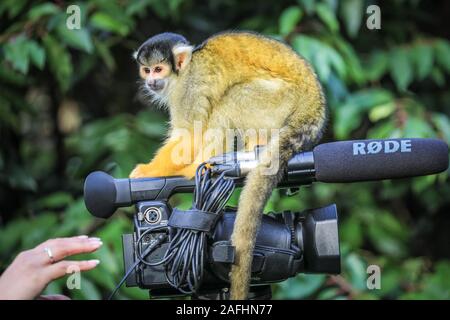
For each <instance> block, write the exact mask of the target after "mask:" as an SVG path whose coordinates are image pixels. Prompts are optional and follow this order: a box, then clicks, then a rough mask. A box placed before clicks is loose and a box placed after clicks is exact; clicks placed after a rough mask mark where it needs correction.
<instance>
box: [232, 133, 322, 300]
mask: <svg viewBox="0 0 450 320" xmlns="http://www.w3.org/2000/svg"><path fill="white" fill-rule="evenodd" d="M321 130H322V128H321V126H317V124H316V125H314V124H310V125H305V124H302V125H299V126H295V127H292V126H285V127H283V128H282V129H281V130H280V133H279V135H278V137H277V138H275V139H274V137H272V138H271V140H270V143H269V144H268V148H266V151H269V152H266V153H265V154H264V155H263V156H262V161H261V162H260V164H259V165H258V166H257V167H256V168H254V169H252V170H251V171H250V172H249V174H248V175H247V178H246V181H245V184H244V188H243V190H242V192H241V195H240V198H239V208H238V212H237V215H236V220H235V224H234V229H233V234H232V236H231V241H232V243H233V245H234V246H235V248H236V261H235V264H233V266H232V268H231V277H230V278H231V299H232V300H242V299H246V298H247V294H248V290H249V284H250V276H251V265H252V260H253V249H254V247H255V241H256V235H257V231H258V229H259V226H260V222H261V216H262V214H263V210H264V207H265V205H266V202H267V201H268V199H269V197H270V195H271V193H272V191H273V190H274V188H275V187H276V185H277V184H278V182H279V181H280V180H281V178H282V177H283V174H284V169H285V168H286V166H287V162H288V161H289V159H290V158H291V157H292V155H293V153H294V152H298V151H300V150H305V149H306V148H309V147H312V144H314V143H315V142H316V140H317V139H318V138H319V136H320V135H321ZM276 163H278V167H277V168H278V170H275V173H274V174H268V172H270V169H269V168H270V167H271V166H273V165H275V164H276ZM272 173H273V172H272Z"/></svg>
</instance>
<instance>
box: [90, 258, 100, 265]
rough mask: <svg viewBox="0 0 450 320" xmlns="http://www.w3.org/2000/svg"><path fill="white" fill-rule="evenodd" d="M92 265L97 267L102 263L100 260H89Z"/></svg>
mask: <svg viewBox="0 0 450 320" xmlns="http://www.w3.org/2000/svg"><path fill="white" fill-rule="evenodd" d="M89 262H90V263H95V265H98V264H99V263H100V260H98V259H94V260H89Z"/></svg>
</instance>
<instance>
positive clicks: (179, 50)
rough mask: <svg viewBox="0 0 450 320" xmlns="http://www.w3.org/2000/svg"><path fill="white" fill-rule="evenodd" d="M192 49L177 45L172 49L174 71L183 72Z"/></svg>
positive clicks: (189, 59)
mask: <svg viewBox="0 0 450 320" xmlns="http://www.w3.org/2000/svg"><path fill="white" fill-rule="evenodd" d="M193 48H194V47H192V46H189V45H179V46H176V47H174V48H173V50H172V52H173V58H174V62H175V70H177V71H179V70H183V69H184V68H185V67H186V66H187V65H188V63H189V62H190V61H191V57H192V50H193Z"/></svg>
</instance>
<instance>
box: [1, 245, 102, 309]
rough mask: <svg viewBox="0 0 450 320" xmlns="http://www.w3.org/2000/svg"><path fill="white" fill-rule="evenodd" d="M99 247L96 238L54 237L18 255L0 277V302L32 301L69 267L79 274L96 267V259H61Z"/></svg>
mask: <svg viewBox="0 0 450 320" xmlns="http://www.w3.org/2000/svg"><path fill="white" fill-rule="evenodd" d="M102 244H103V243H102V241H101V240H100V239H99V238H89V237H88V236H78V237H72V238H57V239H50V240H47V241H45V242H43V243H41V244H40V245H38V246H37V247H35V248H34V249H31V250H26V251H23V252H21V253H19V254H18V255H17V257H16V258H15V259H14V261H13V262H12V263H11V265H10V266H9V267H8V268H7V269H6V270H5V272H4V273H3V274H2V276H1V277H0V300H5V299H8V300H28V299H34V298H35V297H37V296H38V295H39V294H40V293H41V292H42V291H43V290H44V289H45V287H46V286H47V284H48V283H50V282H51V281H53V280H55V279H58V278H60V277H63V276H64V275H65V274H66V273H67V271H68V270H69V268H71V269H72V268H76V269H77V270H80V271H87V270H91V269H93V268H95V267H96V266H97V265H98V264H99V262H100V261H99V260H85V261H70V260H63V259H64V258H66V257H68V256H72V255H75V254H80V253H89V252H94V251H96V250H97V249H98V248H100V247H101V245H102ZM72 270H73V269H72Z"/></svg>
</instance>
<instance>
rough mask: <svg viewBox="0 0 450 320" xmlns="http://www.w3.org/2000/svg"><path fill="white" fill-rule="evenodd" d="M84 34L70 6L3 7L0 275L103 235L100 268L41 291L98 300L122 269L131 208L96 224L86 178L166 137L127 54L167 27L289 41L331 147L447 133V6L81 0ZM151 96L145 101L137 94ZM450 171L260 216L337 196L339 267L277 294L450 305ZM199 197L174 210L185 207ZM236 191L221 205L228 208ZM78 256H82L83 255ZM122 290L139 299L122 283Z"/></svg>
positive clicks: (116, 170)
mask: <svg viewBox="0 0 450 320" xmlns="http://www.w3.org/2000/svg"><path fill="white" fill-rule="evenodd" d="M75 4H77V5H79V6H80V9H81V29H79V30H77V29H75V30H70V29H68V28H67V27H66V19H67V17H68V14H67V12H66V9H67V8H66V7H65V6H64V5H63V4H60V3H59V2H58V3H53V2H50V1H28V0H6V1H2V2H1V3H0V16H1V20H0V21H1V25H2V28H0V30H1V31H0V57H1V60H0V132H1V138H2V144H1V146H0V201H1V205H0V223H1V229H0V243H1V244H2V245H1V248H0V268H1V269H4V268H5V267H6V266H7V264H8V263H9V262H10V261H11V259H12V258H13V257H14V256H15V254H17V253H18V252H19V251H21V250H25V249H28V248H30V247H33V246H35V245H37V244H38V243H40V242H42V241H44V240H46V239H48V238H51V237H62V236H70V235H76V234H91V235H96V236H99V237H101V238H102V239H103V241H104V243H105V245H104V246H103V248H102V249H101V250H99V252H97V253H95V254H92V255H89V256H90V257H91V256H93V257H94V258H98V259H100V260H101V264H100V265H99V266H98V268H97V269H95V270H93V271H90V272H87V273H85V274H83V276H82V282H81V284H82V288H81V290H68V289H67V288H66V279H60V280H58V281H55V282H53V283H51V284H50V285H49V287H48V288H47V289H46V293H65V294H67V295H69V296H71V297H73V298H76V299H101V298H104V297H106V296H107V294H108V293H109V292H110V291H111V290H112V289H113V288H114V286H115V284H116V283H117V282H118V281H119V279H120V278H121V276H122V274H123V262H122V252H121V251H122V246H121V234H123V233H127V232H131V229H132V221H131V219H130V217H131V212H132V209H131V208H129V209H124V210H119V211H118V212H117V213H116V214H115V216H114V218H112V219H111V220H109V221H106V222H105V221H100V220H97V219H94V218H92V217H91V216H90V215H89V214H88V212H87V210H86V208H85V206H84V203H83V200H82V187H83V179H84V177H85V176H86V175H87V174H88V173H89V172H90V171H93V170H105V171H108V172H110V173H111V174H113V175H114V176H116V177H126V176H127V175H128V173H129V172H130V170H131V169H132V168H133V166H134V165H135V164H136V163H139V162H144V161H148V160H149V159H150V158H151V155H152V154H153V152H154V151H155V150H156V149H157V148H158V146H159V145H160V143H161V141H162V140H163V138H164V135H165V132H166V130H167V127H166V121H167V114H165V113H164V112H162V111H160V110H158V109H156V108H151V109H148V108H145V107H144V106H143V103H142V101H141V100H140V99H137V98H136V92H137V86H136V79H137V72H136V68H135V66H134V63H133V62H132V60H131V54H132V52H133V50H135V49H136V48H137V47H138V46H139V44H140V43H141V42H142V41H144V40H145V39H146V37H148V36H150V35H152V34H154V33H156V32H160V31H166V30H167V31H175V32H180V33H183V34H184V35H185V36H186V37H187V38H188V39H191V41H192V42H193V43H200V42H201V41H202V40H204V39H205V38H206V37H207V36H209V35H210V34H212V33H214V32H217V31H221V30H225V29H251V30H254V31H257V32H262V33H265V34H268V35H271V36H274V37H276V38H277V39H279V40H281V41H285V42H287V43H289V44H290V45H291V46H292V47H293V49H294V50H296V51H297V52H298V53H299V54H301V55H302V56H303V57H304V58H305V59H306V60H308V61H309V62H310V63H311V65H312V66H313V68H314V70H316V72H317V75H318V78H319V80H320V81H321V83H322V84H323V87H324V90H325V93H326V98H327V102H328V106H329V109H330V123H329V126H328V130H327V132H326V136H325V140H328V141H329V140H336V139H359V138H393V137H437V138H441V139H444V140H445V141H447V142H450V121H449V117H448V115H449V108H450V107H449V105H450V94H449V90H448V83H449V80H450V79H449V74H450V42H449V41H448V40H447V38H448V33H446V31H445V30H447V29H446V28H445V26H446V24H445V23H446V21H445V19H446V17H445V16H444V12H445V10H444V9H443V8H442V7H441V6H443V4H441V5H430V4H429V3H427V2H426V1H406V2H405V1H392V2H389V4H388V3H384V2H383V4H381V2H379V3H378V5H379V6H380V7H381V13H382V22H381V28H382V29H381V30H368V29H367V28H366V26H365V22H366V19H367V17H368V15H367V14H366V8H367V5H368V4H369V3H368V2H366V1H362V0H343V1H325V0H323V1H322V0H321V1H319V0H304V1H288V0H283V1H277V2H276V4H275V3H272V4H266V3H265V2H258V3H255V2H249V3H248V4H247V3H246V2H242V1H238V0H231V1H229V0H226V1H225V0H219V1H214V2H208V1H193V0H170V1H156V0H145V1H137V0H125V1H103V0H87V1H79V2H77V3H75ZM144 104H145V103H144ZM449 194H450V184H449V179H448V172H445V173H442V174H440V175H435V176H427V177H419V178H414V179H407V180H400V181H383V182H376V183H375V182H374V183H359V184H347V185H342V184H341V185H337V184H329V185H327V184H316V185H314V186H312V187H311V188H304V189H302V190H301V192H300V193H299V194H297V195H294V196H290V197H287V196H285V195H284V194H283V193H282V192H281V191H279V192H274V194H273V195H272V197H271V199H270V201H269V203H268V205H267V208H266V209H267V211H269V210H286V209H291V210H303V209H306V208H308V207H318V206H324V205H327V204H329V203H332V202H335V203H337V205H338V208H339V212H340V227H341V228H340V237H341V251H342V269H343V270H342V274H341V275H339V276H333V277H330V276H325V275H299V276H297V277H295V278H293V279H289V280H287V281H285V282H283V283H280V284H277V285H274V286H273V289H274V296H275V298H284V299H304V298H314V299H450V283H449V281H448V275H449V273H450V261H449V260H448V259H449V258H450V255H449V251H448V248H447V244H448V232H447V229H446V228H448V226H449V218H448V214H447V211H448V207H449V204H450V203H449V202H450V199H449V197H448V195H449ZM191 200H192V195H178V196H176V197H174V198H173V199H172V202H173V205H179V206H182V207H187V206H188V205H189V203H190V201H191ZM237 201H238V192H236V194H235V195H234V196H233V197H232V199H231V200H230V203H231V204H234V205H236V204H237ZM80 258H82V257H80ZM371 264H376V265H378V266H380V268H381V271H382V274H381V289H380V290H368V289H367V286H366V280H367V276H368V275H367V273H366V268H367V266H368V265H371ZM118 298H121V299H147V298H148V293H147V292H145V291H143V290H139V289H136V288H133V289H132V288H123V289H121V290H120V292H119V295H118Z"/></svg>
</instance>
